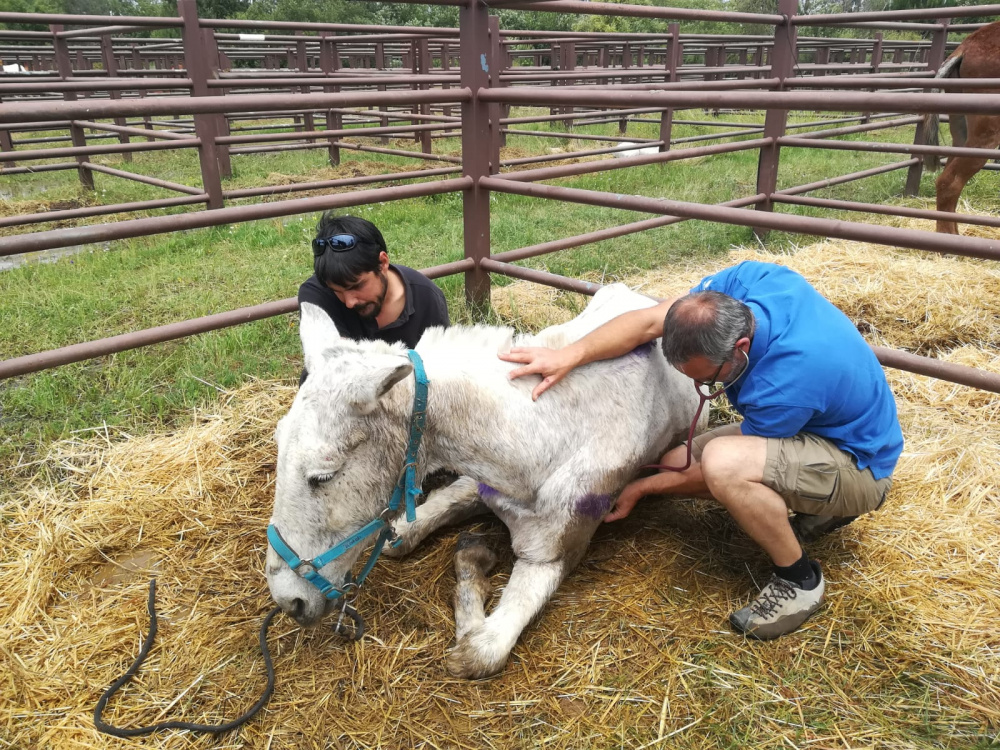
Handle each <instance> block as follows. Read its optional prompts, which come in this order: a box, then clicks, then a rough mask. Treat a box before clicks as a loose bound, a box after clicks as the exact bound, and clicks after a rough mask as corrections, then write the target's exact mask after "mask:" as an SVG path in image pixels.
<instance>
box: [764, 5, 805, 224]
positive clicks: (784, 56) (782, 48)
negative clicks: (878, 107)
mask: <svg viewBox="0 0 1000 750" xmlns="http://www.w3.org/2000/svg"><path fill="white" fill-rule="evenodd" d="M797 9H798V0H779V3H778V13H780V14H781V15H783V16H784V17H785V20H784V21H783V22H782V23H779V24H777V25H775V27H774V47H773V48H772V51H771V78H777V79H778V81H779V83H778V90H779V91H781V90H783V89H784V80H785V79H786V78H791V77H792V76H793V75H794V74H795V62H796V56H797V54H798V53H797V50H796V36H797V28H796V27H795V26H793V25H792V23H791V19H792V16H794V15H795V11H796V10H797ZM787 123H788V110H786V109H769V110H768V111H767V115H766V116H765V117H764V137H765V138H774V139H775V142H774V143H772V145H770V146H764V147H762V148H761V150H760V159H759V161H758V162H757V192H758V193H763V194H764V195H765V196H767V197H766V198H765V199H764V201H763V202H762V203H758V204H757V205H756V206H755V207H754V208H755V210H757V211H772V210H773V209H774V207H773V205H772V203H771V197H770V196H771V193H773V192H774V191H775V190H777V187H778V162H779V158H780V155H781V150H780V148H779V146H778V144H777V139H778V138H780V137H781V136H783V135H784V134H785V126H786V125H787ZM754 234H756V235H757V237H758V238H759V239H760V240H761V241H763V240H764V239H765V238H766V237H767V230H766V229H763V228H762V227H754Z"/></svg>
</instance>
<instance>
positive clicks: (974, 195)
mask: <svg viewBox="0 0 1000 750" xmlns="http://www.w3.org/2000/svg"><path fill="white" fill-rule="evenodd" d="M518 114H520V113H518ZM680 116H682V117H686V116H687V114H684V115H680ZM706 118H707V113H706V114H705V115H698V116H697V119H706ZM722 118H723V119H725V120H729V121H732V120H740V121H746V122H759V117H757V116H751V115H733V114H726V115H723V116H722ZM803 119H815V118H814V117H813V116H809V117H808V118H803ZM519 127H525V126H519ZM528 127H536V128H539V129H543V130H546V129H549V128H550V126H549V125H548V124H540V125H535V126H528ZM553 127H555V126H553ZM709 131H710V129H709V128H707V127H703V126H697V127H695V126H676V127H675V129H674V136H675V137H685V136H689V135H697V134H701V133H706V132H709ZM575 132H587V133H594V134H597V133H601V134H617V125H614V124H608V125H594V126H585V127H579V128H577V129H576V130H575ZM628 135H629V137H633V138H644V137H647V138H654V137H656V126H655V125H654V124H645V123H641V124H630V125H629V132H628ZM854 138H855V139H857V140H873V139H876V138H878V139H880V140H900V141H906V140H907V139H910V138H912V130H909V129H908V130H906V131H904V130H898V131H892V130H890V131H879V132H877V133H872V134H864V135H861V136H856V137H854ZM393 145H394V146H397V147H398V146H402V147H407V146H410V147H412V143H407V142H406V141H398V142H396V143H394V144H393ZM508 147H510V148H511V149H514V150H517V151H518V152H519V153H524V152H531V153H544V150H545V149H549V148H564V149H566V148H578V149H584V148H591V147H594V145H593V144H590V143H587V142H580V141H570V140H568V139H552V138H545V139H537V138H531V137H527V136H512V137H510V138H509V140H508ZM459 149H460V143H459V142H458V140H457V139H443V140H436V141H435V147H434V150H435V152H436V153H457V152H458V151H459ZM898 158H900V157H898V156H894V155H878V154H869V155H864V156H860V155H856V154H851V153H848V152H840V151H821V150H804V149H795V150H790V149H786V150H785V152H784V153H783V154H782V161H781V170H780V173H779V178H780V184H779V187H788V186H791V185H797V184H802V183H806V182H811V181H814V180H817V179H821V178H823V177H828V176H833V175H839V174H844V173H847V172H853V171H857V170H859V169H863V168H867V167H870V166H875V165H877V164H882V163H888V162H890V161H894V160H897V159H898ZM342 159H343V169H345V170H349V169H351V168H352V167H353V168H356V169H367V170H368V172H370V171H371V170H372V163H373V162H377V163H379V164H381V165H384V166H383V169H382V170H381V171H397V170H398V169H400V168H406V167H407V166H410V164H409V163H408V160H406V159H403V158H401V157H391V156H384V157H383V156H380V155H373V154H364V153H360V152H351V151H346V150H345V151H342ZM95 161H99V162H101V163H104V164H108V165H109V166H114V167H118V168H121V169H127V170H131V171H135V172H140V173H142V174H148V175H154V176H157V177H161V178H163V179H167V180H171V181H175V182H180V183H184V184H188V185H194V186H198V185H200V172H199V168H198V164H197V161H196V159H195V157H194V155H193V154H190V153H168V152H165V151H164V152H150V153H143V154H136V155H135V156H134V160H133V161H132V162H131V163H128V162H124V161H122V160H120V159H119V158H118V157H113V156H105V157H95ZM232 161H233V176H232V178H231V179H229V180H227V181H226V183H225V187H226V188H227V189H233V188H240V187H249V186H254V185H262V184H273V183H274V182H275V181H277V180H281V179H285V178H291V179H295V180H309V179H317V178H319V177H318V176H319V175H323V176H324V177H327V178H328V176H329V170H328V164H327V163H326V160H325V151H323V150H316V151H299V152H287V153H276V154H256V155H239V156H234V157H233V160H232ZM428 166H436V164H433V163H428ZM756 169H757V152H756V151H747V152H743V153H736V154H728V155H722V156H716V157H710V158H707V159H702V160H698V161H696V162H694V163H687V162H674V163H671V164H669V165H666V166H647V167H636V168H632V169H630V170H625V171H621V170H619V171H615V172H607V173H598V174H593V175H585V176H581V177H578V178H573V179H564V180H560V181H559V182H558V184H562V185H567V186H572V187H579V188H583V189H588V190H603V191H609V192H616V193H623V194H637V195H644V196H651V197H664V198H671V199H677V200H685V201H697V202H702V203H716V202H723V201H727V200H731V199H733V198H737V197H743V196H746V195H750V194H752V193H753V192H754V190H755V182H756ZM95 180H96V183H97V190H96V192H95V194H93V195H88V194H86V193H85V192H84V191H82V190H81V188H80V186H79V183H78V181H77V177H76V173H75V172H74V171H65V172H54V173H43V174H38V175H29V176H19V177H13V178H8V180H7V183H8V184H9V185H10V186H11V187H9V188H8V187H6V186H5V187H4V188H3V190H7V191H9V192H10V193H12V195H11V197H10V198H9V201H8V202H6V203H5V202H3V201H0V210H2V213H4V214H17V213H27V212H32V211H35V210H39V206H38V202H42V203H44V204H48V205H53V204H54V205H59V204H60V203H63V202H67V203H74V204H76V203H79V204H89V203H102V204H110V203H117V202H127V201H137V200H148V199H152V198H156V197H163V196H166V195H168V193H167V191H164V190H162V189H159V188H155V187H152V186H147V185H143V184H140V183H135V182H131V181H126V180H122V179H118V178H114V177H110V176H106V175H102V174H96V175H95ZM904 180H905V174H904V172H902V171H899V172H894V173H890V174H888V175H882V176H879V177H874V178H869V179H867V180H864V181H861V182H854V183H850V184H847V185H842V186H838V187H835V188H831V189H828V190H825V191H822V192H821V193H820V195H823V196H826V197H834V198H843V199H850V200H856V201H863V202H870V203H889V202H902V203H910V204H913V205H917V204H922V203H923V202H921V201H917V202H914V201H905V200H901V199H900V195H901V192H902V185H903V182H904ZM921 196H922V197H924V198H926V197H931V196H933V176H930V175H928V176H925V178H924V183H923V185H922V188H921ZM964 198H966V199H967V200H969V201H970V202H972V203H973V205H980V206H996V205H997V199H996V195H995V176H994V175H993V174H992V173H986V172H984V173H981V174H980V175H979V176H978V177H977V178H976V179H975V180H974V181H973V183H972V184H971V185H970V186H969V188H967V190H966V193H965V195H964ZM257 200H261V199H257ZM491 207H492V215H491V238H492V247H493V252H494V253H496V252H502V251H504V250H511V249H514V248H518V247H523V246H526V245H532V244H535V243H539V242H545V241H547V240H553V239H557V238H560V237H565V236H569V235H575V234H580V233H583V232H587V231H591V230H595V229H600V228H604V227H610V226H615V225H618V224H621V223H625V222H628V221H634V220H638V219H642V218H648V215H646V214H639V213H634V212H627V211H626V212H623V211H620V210H615V209H606V208H599V207H591V206H582V205H575V204H559V205H556V204H554V203H553V202H552V201H547V200H538V199H531V198H524V197H520V196H506V195H494V196H493V197H492V204H491ZM186 210H191V209H188V208H177V209H172V210H171V211H168V213H170V212H173V213H177V212H182V211H186ZM780 210H781V211H783V212H789V213H801V214H807V215H816V216H831V215H833V214H831V212H824V211H819V210H815V209H805V208H798V207H788V206H786V207H781V208H780ZM349 212H350V213H354V214H356V215H359V216H363V217H365V218H367V219H370V220H371V221H373V222H374V223H375V224H376V225H378V226H379V227H380V229H381V230H382V232H383V234H384V235H385V237H386V241H387V243H388V246H389V250H390V255H391V257H392V258H393V260H394V261H396V262H399V263H403V264H406V265H410V266H414V267H417V268H420V267H425V266H429V265H434V264H438V263H444V262H448V261H452V260H457V259H460V258H461V257H462V253H463V248H462V199H461V196H460V195H443V196H433V197H428V198H423V199H412V200H406V201H399V202H393V203H387V204H377V205H372V206H359V207H356V208H354V209H350V210H349ZM315 218H316V217H315V215H308V216H299V217H288V218H285V219H274V220H263V221H257V222H252V223H246V224H239V225H231V226H227V227H217V228H212V229H204V230H194V231H183V232H175V233H171V234H164V235H158V236H153V237H144V238H137V239H132V240H125V241H119V242H114V243H110V244H106V245H101V246H94V247H91V248H88V249H87V250H86V251H85V252H82V253H79V254H74V255H71V256H67V257H63V258H61V259H59V260H57V261H56V262H52V263H38V262H31V263H29V264H27V265H24V266H21V267H18V268H15V269H12V270H8V271H4V272H0V319H2V321H3V324H2V330H3V337H2V340H0V358H10V357H16V356H20V355H24V354H28V353H32V352H37V351H42V350H45V349H50V348H55V347H60V346H66V345H69V344H73V343H77V342H81V341H87V340H91V339H96V338H102V337H105V336H112V335H115V334H119V333H124V332H127V331H130V330H135V329H140V328H149V327H152V326H157V325H163V324H166V323H170V322H174V321H177V320H182V319H185V318H192V317H197V316H201V315H208V314H211V313H213V312H221V311H224V310H230V309H233V308H236V307H242V306H247V305H254V304H258V303H260V302H263V301H267V300H275V299H282V298H285V297H292V296H294V295H295V294H296V291H297V288H298V285H299V283H301V281H302V280H304V279H305V278H306V277H307V276H308V275H309V274H310V273H311V254H310V252H309V246H308V241H309V239H310V238H311V236H312V229H313V226H314V223H315ZM844 218H850V217H849V216H845V217H844ZM110 220H112V219H110V218H108V217H94V218H92V219H88V220H86V223H101V222H104V221H110ZM51 228H53V227H52V226H51V225H35V226H33V227H31V228H29V229H28V230H27V231H37V230H40V229H51ZM20 231H23V230H20ZM0 232H2V233H4V234H12V233H14V232H15V230H10V229H8V230H0ZM811 240H812V238H808V237H802V236H795V235H784V234H781V233H772V234H771V236H770V237H769V239H768V243H769V246H771V247H774V248H780V247H787V246H791V245H793V244H802V243H807V242H810V241H811ZM754 242H755V240H754V238H753V235H752V232H751V230H750V229H748V228H745V227H736V226H729V225H722V224H711V223H707V222H700V221H687V222H682V223H680V224H676V225H673V226H670V227H665V228H661V229H657V230H652V231H648V232H644V233H641V234H636V235H630V236H626V237H622V238H619V239H615V240H610V241H606V242H602V243H598V244H595V245H589V246H585V247H581V248H576V249H572V250H569V251H564V252H561V253H558V254H554V255H548V256H544V257H540V258H535V259H531V260H529V261H526V262H525V263H524V265H526V266H529V267H534V268H541V269H546V270H549V271H552V272H554V273H558V274H562V275H565V276H571V277H580V276H583V275H587V274H591V275H594V274H596V275H598V276H600V277H603V278H606V279H615V278H620V277H622V276H625V275H629V274H634V273H636V272H641V271H642V270H645V269H651V268H657V267H663V266H664V265H668V264H670V263H671V262H674V261H677V260H681V259H685V260H687V259H692V258H699V257H710V256H715V255H718V254H721V253H724V252H725V251H726V250H727V249H728V248H729V247H731V246H733V245H738V244H748V243H754ZM438 283H439V284H440V286H441V287H442V289H443V290H444V291H445V294H446V296H447V298H448V301H449V307H450V309H451V313H452V318H453V320H458V321H465V320H469V319H471V318H472V317H474V315H473V313H472V312H471V311H469V310H468V309H467V308H466V306H465V303H464V299H463V287H462V277H461V276H456V277H451V278H447V279H441V280H439V281H438ZM494 283H497V284H506V283H509V281H508V280H506V279H502V278H495V279H494ZM482 314H483V313H482V311H480V312H479V313H477V315H482ZM299 359H300V352H299V343H298V339H297V326H296V323H295V320H294V318H293V317H292V316H285V317H281V318H276V319H271V320H265V321H258V322H256V323H251V324H247V325H243V326H238V327H235V328H230V329H227V330H223V331H218V332H214V333H208V334H203V335H200V336H195V337H191V338H188V339H185V340H181V341H175V342H169V343H164V344H160V345H156V346H152V347H148V348H145V349H140V350H134V351H130V352H124V353H121V354H117V355H113V356H109V357H102V358H100V359H96V360H91V361H87V362H80V363H77V364H73V365H68V366H64V367H60V368H56V369H53V370H48V371H44V372H41V373H36V374H33V375H28V376H24V377H19V378H15V379H13V380H8V381H5V382H2V383H0V406H2V409H3V412H2V414H3V421H2V426H0V461H3V463H5V464H8V463H10V462H25V461H29V460H31V459H32V458H33V457H35V456H37V455H38V453H39V452H40V451H41V450H42V449H43V448H44V446H45V445H47V444H48V443H50V442H51V441H53V440H57V439H60V438H64V437H66V436H68V435H70V434H72V433H73V432H75V431H80V430H88V429H90V428H96V427H100V428H101V429H104V428H105V426H107V427H109V428H113V429H119V430H122V431H125V432H128V433H137V432H144V431H147V430H150V429H155V428H157V427H159V426H162V425H168V424H171V423H172V422H173V421H174V420H176V419H177V418H178V417H179V416H180V415H185V414H187V413H188V412H189V411H190V409H191V408H192V407H195V406H205V405H209V404H211V403H212V402H213V400H214V399H215V398H216V397H217V390H216V389H217V388H222V389H226V388H231V387H234V386H237V385H239V384H240V383H242V382H244V381H245V380H247V379H248V378H285V379H293V378H295V377H297V374H298V372H299V367H300V361H299Z"/></svg>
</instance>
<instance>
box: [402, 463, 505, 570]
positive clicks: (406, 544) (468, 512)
mask: <svg viewBox="0 0 1000 750" xmlns="http://www.w3.org/2000/svg"><path fill="white" fill-rule="evenodd" d="M487 510H488V509H487V508H486V506H485V505H483V503H482V501H481V500H480V499H479V484H478V483H477V482H476V481H475V480H474V479H470V478H469V477H459V478H458V479H456V480H455V481H454V482H452V483H451V484H449V485H448V486H447V487H442V488H440V489H437V490H434V491H433V492H431V493H430V494H429V495H428V496H427V500H426V501H424V503H423V505H420V506H418V507H417V518H416V520H415V521H414V522H413V523H407V521H406V519H405V518H400V519H398V520H397V521H395V522H394V524H393V525H394V526H395V528H396V533H397V534H398V535H399V538H400V539H401V540H402V541H401V542H400V543H399V545H398V546H396V547H392V548H388V547H387V548H386V551H385V552H384V554H385V555H387V556H388V557H402V556H403V555H406V554H409V553H410V552H412V551H413V549H414V548H415V547H416V546H417V545H418V544H420V542H422V541H423V540H424V539H426V538H427V536H428V535H430V534H431V533H433V532H434V531H437V530H438V529H439V528H441V527H442V526H446V525H448V524H451V523H458V522H460V521H464V520H465V519H466V518H469V517H470V516H474V515H476V514H479V513H486V512H487Z"/></svg>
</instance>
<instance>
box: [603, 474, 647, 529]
mask: <svg viewBox="0 0 1000 750" xmlns="http://www.w3.org/2000/svg"><path fill="white" fill-rule="evenodd" d="M645 494H646V493H645V492H643V491H642V490H641V489H640V488H639V483H638V482H632V483H631V484H628V485H626V486H625V489H623V490H622V491H621V494H620V495H618V499H617V500H615V505H614V507H613V508H612V509H611V510H610V511H609V512H608V515H606V516H605V517H604V523H611V522H612V521H620V520H622V519H623V518H625V517H626V516H628V514H629V513H631V512H632V509H633V508H634V507H635V506H636V503H638V502H639V501H640V500H641V499H642V498H643V497H644V496H645Z"/></svg>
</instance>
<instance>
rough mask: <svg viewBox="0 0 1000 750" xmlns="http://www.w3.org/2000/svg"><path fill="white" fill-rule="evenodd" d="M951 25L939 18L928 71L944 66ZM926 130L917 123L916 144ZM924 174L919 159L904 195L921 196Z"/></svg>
mask: <svg viewBox="0 0 1000 750" xmlns="http://www.w3.org/2000/svg"><path fill="white" fill-rule="evenodd" d="M949 23H951V19H950V18H939V19H938V24H940V25H939V26H938V28H936V29H934V31H933V32H932V33H931V47H930V51H929V52H928V53H927V69H928V70H932V71H934V72H935V73H936V72H937V70H938V68H940V67H941V66H942V65H943V64H944V58H945V49H946V48H947V46H948V24H949ZM924 129H925V126H924V121H923V120H921V121H920V122H918V123H917V128H916V132H915V133H914V134H913V142H914V143H915V144H922V143H924V141H925V133H924ZM923 174H924V162H923V159H918V160H917V161H916V162H915V163H914V164H912V165H911V166H910V169H909V170H908V171H907V173H906V187H904V188H903V195H905V196H907V197H909V198H913V197H915V196H917V195H919V194H920V178H921V177H923Z"/></svg>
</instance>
